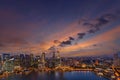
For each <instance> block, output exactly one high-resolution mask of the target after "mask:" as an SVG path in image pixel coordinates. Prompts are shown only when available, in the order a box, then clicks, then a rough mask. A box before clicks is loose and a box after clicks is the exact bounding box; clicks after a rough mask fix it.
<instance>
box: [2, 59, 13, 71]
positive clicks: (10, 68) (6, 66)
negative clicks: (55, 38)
mask: <svg viewBox="0 0 120 80" xmlns="http://www.w3.org/2000/svg"><path fill="white" fill-rule="evenodd" d="M2 70H3V71H8V72H12V71H13V70H14V61H13V60H6V61H4V63H3V66H2Z"/></svg>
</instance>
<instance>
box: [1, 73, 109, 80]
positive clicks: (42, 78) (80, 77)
mask: <svg viewBox="0 0 120 80" xmlns="http://www.w3.org/2000/svg"><path fill="white" fill-rule="evenodd" d="M2 80H108V79H106V78H104V77H100V76H97V75H96V74H94V73H93V72H90V71H72V72H39V73H36V72H33V73H31V74H29V75H13V76H10V77H8V78H7V79H2Z"/></svg>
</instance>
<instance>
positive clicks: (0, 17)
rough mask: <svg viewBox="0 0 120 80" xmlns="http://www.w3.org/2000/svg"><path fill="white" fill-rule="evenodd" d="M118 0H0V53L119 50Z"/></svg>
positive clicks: (90, 53) (103, 52)
mask: <svg viewBox="0 0 120 80" xmlns="http://www.w3.org/2000/svg"><path fill="white" fill-rule="evenodd" d="M119 4H120V1H119V0H114V1H113V0H91V1H90V0H79V1H77V0H76V1H75V0H69V1H68V0H39V1H37V0H36V1H33V0H17V1H16V0H1V1H0V53H3V52H11V53H12V52H13V53H15V52H18V51H21V52H22V51H23V52H24V51H28V52H33V53H34V54H38V53H40V52H44V51H52V50H55V49H58V50H60V54H61V56H96V55H97V56H98V55H112V54H113V53H114V50H116V51H117V50H120V35H119V33H120V6H119Z"/></svg>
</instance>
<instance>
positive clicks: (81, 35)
mask: <svg viewBox="0 0 120 80" xmlns="http://www.w3.org/2000/svg"><path fill="white" fill-rule="evenodd" d="M77 35H78V38H79V39H82V38H83V37H84V36H85V35H86V33H78V34H77Z"/></svg>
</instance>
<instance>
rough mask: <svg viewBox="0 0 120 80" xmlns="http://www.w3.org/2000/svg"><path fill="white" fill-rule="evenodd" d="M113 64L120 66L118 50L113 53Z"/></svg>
mask: <svg viewBox="0 0 120 80" xmlns="http://www.w3.org/2000/svg"><path fill="white" fill-rule="evenodd" d="M113 65H114V66H115V67H120V52H117V53H115V54H114V58H113Z"/></svg>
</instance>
